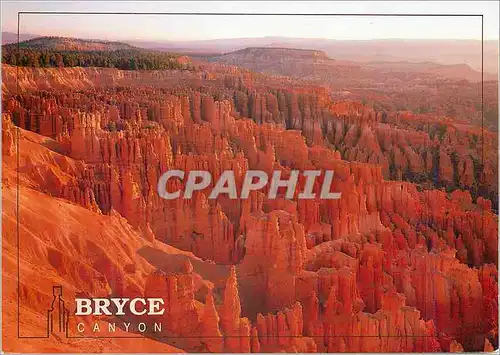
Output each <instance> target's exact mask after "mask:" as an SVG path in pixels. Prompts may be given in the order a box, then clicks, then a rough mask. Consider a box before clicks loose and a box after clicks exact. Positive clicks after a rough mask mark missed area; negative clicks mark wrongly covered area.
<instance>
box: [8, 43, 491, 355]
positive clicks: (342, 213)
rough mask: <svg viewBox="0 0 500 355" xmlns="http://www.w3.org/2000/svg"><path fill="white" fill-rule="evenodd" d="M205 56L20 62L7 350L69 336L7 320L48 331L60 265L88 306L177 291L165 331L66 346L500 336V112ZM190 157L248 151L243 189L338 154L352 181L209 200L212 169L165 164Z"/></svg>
mask: <svg viewBox="0 0 500 355" xmlns="http://www.w3.org/2000/svg"><path fill="white" fill-rule="evenodd" d="M287 53H288V54H287V55H289V57H290V58H288V59H287V61H286V62H284V63H283V65H285V64H287V63H290V66H291V68H299V67H301V66H303V67H306V68H310V66H309V65H308V64H307V63H308V62H307V60H308V59H306V60H305V59H304V58H303V54H304V52H301V51H296V52H293V53H290V52H288V51H287ZM309 54H311V53H307V55H309ZM313 54H314V57H315V59H314V63H316V64H317V63H319V62H328V63H329V59H328V58H327V57H326V56H325V55H324V53H321V52H319V51H316V52H314V53H313ZM308 58H309V57H308ZM270 62H275V61H274V59H272V60H271V61H270ZM193 63H194V66H193V68H192V70H181V69H178V70H160V71H157V70H149V71H142V70H141V71H122V70H119V69H115V68H93V67H92V68H81V67H71V68H31V67H23V68H21V67H20V68H16V67H13V66H8V65H4V66H3V81H2V91H3V94H4V95H3V102H2V105H3V112H4V114H3V117H2V121H3V130H2V156H3V166H2V169H3V170H2V172H3V174H2V180H3V181H2V182H3V185H2V195H3V206H4V207H3V211H2V218H3V228H4V232H3V244H2V246H3V274H4V291H3V306H4V307H3V308H4V309H7V310H8V311H7V312H5V313H4V322H3V324H4V325H3V327H4V334H6V335H4V339H3V340H4V343H9V344H10V347H11V351H22V350H24V351H26V350H27V349H37V350H38V351H40V350H39V349H44V350H46V351H49V350H53V349H56V348H58V347H59V342H57V341H56V340H55V339H54V338H49V339H46V340H36V342H30V341H26V342H16V341H10V340H9V337H8V334H11V335H12V334H15V333H16V331H17V329H16V328H15V327H16V322H17V321H20V329H21V331H22V332H23V334H24V332H26V333H25V334H37V332H38V333H42V334H43V330H44V328H43V325H44V323H43V322H45V318H43V317H44V314H45V313H44V312H46V310H47V308H48V307H49V305H50V302H51V299H52V294H51V292H52V286H53V285H54V284H60V285H63V287H64V290H65V294H64V297H65V299H67V300H68V301H69V304H70V305H71V302H72V300H74V297H75V295H78V294H82V293H85V294H87V295H89V296H92V297H98V296H103V297H107V296H110V295H119V296H126V297H135V296H146V297H162V298H164V299H165V300H166V303H167V307H166V308H167V311H166V312H165V314H163V315H162V316H155V320H158V321H163V322H164V326H165V327H166V329H165V331H166V334H167V335H168V337H166V338H161V337H159V336H158V335H156V334H155V333H149V332H148V333H145V334H142V335H143V336H142V337H141V340H140V341H137V339H136V340H134V339H132V340H130V339H128V340H126V339H111V340H109V339H108V340H105V339H98V340H89V339H86V340H81V339H78V340H73V339H64V349H65V350H67V351H77V352H92V351H102V350H106V351H114V352H123V351H125V350H126V351H127V352H130V351H139V350H142V351H143V350H144V349H147V350H148V351H155V352H175V351H187V352H280V351H285V352H434V351H457V350H466V351H472V350H475V351H482V350H489V349H492V348H498V342H497V339H498V292H497V290H498V286H497V282H498V275H497V265H498V240H497V235H498V215H497V211H496V206H497V202H498V165H497V160H498V159H497V157H498V156H497V154H498V140H497V135H496V133H494V132H491V131H489V130H486V129H482V128H481V127H478V125H477V122H475V121H474V120H473V119H471V120H470V121H467V120H464V119H462V118H457V117H454V116H451V115H450V116H441V115H437V114H435V113H433V112H426V113H422V112H420V113H418V112H410V111H407V110H405V111H403V110H395V109H388V108H381V107H376V106H374V105H371V102H361V101H358V100H354V99H339V98H338V97H335V95H334V94H333V91H335V90H334V89H332V88H331V87H328V86H319V85H317V84H316V83H314V82H313V81H310V80H309V79H307V78H306V79H307V80H304V78H293V75H291V74H289V75H290V77H288V76H283V74H284V73H279V74H280V75H267V74H262V73H254V72H252V71H249V70H248V69H244V68H241V67H236V66H232V65H228V64H219V63H206V62H201V61H198V62H196V61H194V62H193ZM293 63H295V64H293ZM328 63H327V64H325V65H330V64H328ZM335 63H336V62H335ZM232 64H239V63H232ZM316 64H314V65H316ZM294 65H295V67H294ZM322 65H323V64H322ZM335 65H336V64H335ZM341 65H347V66H349V65H350V64H348V63H347V64H346V63H344V64H341ZM252 69H257V68H252ZM290 70H294V69H290ZM304 70H305V69H304ZM377 70H378V69H377ZM402 70H403V69H402ZM404 70H406V69H404ZM408 72H411V71H408ZM331 75H332V77H334V74H331ZM342 75H345V76H346V78H347V77H348V76H349V75H353V76H354V77H355V76H356V75H357V74H356V71H355V70H353V71H352V72H351V74H346V73H345V72H343V74H342ZM408 75H412V74H408ZM304 76H307V75H304ZM467 85H469V84H467ZM470 85H472V84H470ZM403 96H404V94H403ZM472 105H473V104H472ZM172 169H179V170H183V171H185V172H189V171H193V170H208V171H209V172H210V173H211V174H212V176H213V181H216V180H217V179H218V177H219V176H220V175H221V174H222V172H223V171H225V170H232V171H234V172H235V179H236V185H237V188H238V189H241V185H242V182H243V178H244V176H245V173H246V172H247V171H248V170H263V171H265V172H267V173H268V174H270V173H271V172H272V171H274V170H279V171H281V172H282V175H284V176H289V174H290V171H291V170H292V169H297V170H302V171H303V170H333V171H334V172H335V175H334V179H333V182H332V191H339V192H341V193H342V197H341V199H339V200H322V199H319V198H316V199H311V200H301V199H298V197H297V194H298V192H299V189H297V193H296V194H295V195H294V197H293V198H292V199H286V198H285V197H284V196H283V191H281V190H280V193H279V195H280V197H279V198H278V199H274V200H272V199H268V198H267V192H268V190H267V189H268V188H267V187H265V188H263V189H262V190H261V191H253V192H251V194H250V196H249V198H248V199H236V200H233V199H229V198H228V197H226V196H223V195H222V196H220V197H219V198H218V199H217V200H210V199H208V198H207V197H208V194H209V191H210V190H211V189H212V188H213V184H214V183H213V182H212V184H211V185H210V186H209V187H207V188H206V189H205V190H202V191H198V192H196V193H195V195H194V196H193V198H192V199H176V200H164V199H162V198H160V197H159V195H158V193H157V191H156V189H157V184H158V179H159V177H160V176H161V174H163V173H164V172H166V171H167V170H172ZM323 179H324V176H320V178H319V181H318V182H317V183H318V185H319V183H320V182H321V181H322V180H323ZM183 184H184V182H182V181H175V180H171V181H169V183H168V185H167V188H168V189H174V188H182V187H183ZM304 184H305V181H303V180H299V186H300V187H304ZM17 202H18V203H19V204H18V205H17ZM18 221H19V224H18ZM18 231H19V239H17V233H18ZM18 240H19V245H18V244H17V243H18ZM18 246H19V247H20V249H19V250H20V252H19V256H20V265H21V267H20V269H19V275H20V291H21V292H20V298H19V301H20V304H21V308H20V318H19V319H18V318H17V313H16V311H17V310H16V307H15V305H16V302H17V295H16V292H17V291H16V287H17V276H16V275H17V265H16V257H17V247H18ZM32 270H39V271H38V272H37V273H36V274H35V273H33V272H32ZM40 305H43V306H40ZM127 316H130V315H127ZM127 319H131V320H133V321H135V322H137V321H146V318H145V317H141V316H135V317H133V316H130V318H127ZM148 320H151V319H148ZM104 321H105V322H111V321H112V320H110V319H106V320H104ZM136 333H137V332H136ZM128 334H129V335H130V333H128ZM133 335H139V336H140V335H141V334H135V333H134V334H133Z"/></svg>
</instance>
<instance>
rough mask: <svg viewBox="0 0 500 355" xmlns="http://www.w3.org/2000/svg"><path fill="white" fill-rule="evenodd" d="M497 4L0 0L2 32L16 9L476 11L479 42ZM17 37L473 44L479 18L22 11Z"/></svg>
mask: <svg viewBox="0 0 500 355" xmlns="http://www.w3.org/2000/svg"><path fill="white" fill-rule="evenodd" d="M498 10H499V6H498V2H496V1H492V2H479V1H477V2H452V1H444V2H410V1H408V2H395V1H387V2H375V1H364V2H340V1H331V2H308V3H305V2H194V1H192V2H161V3H160V2H146V1H135V2H97V1H87V2H85V1H74V2H66V1H45V2H44V1H39V2H26V1H2V30H3V31H11V32H17V12H18V11H76V12H82V11H94V12H218V13H221V12H240V13H248V12H253V13H259V12H260V13H263V12H267V13H284V12H288V13H325V12H328V13H434V14H436V13H438V14H443V13H448V14H450V13H454V14H484V35H485V39H498V31H499V30H498V23H499V20H498V18H499V15H498ZM20 28H21V33H33V34H40V35H59V36H76V37H83V38H101V39H108V40H113V39H117V40H120V39H140V40H200V39H217V38H242V37H265V36H284V37H303V38H330V39H380V38H408V39H418V38H422V39H434V38H446V39H481V18H480V17H432V16H429V17H427V16H426V17H406V16H405V17H380V16H378V17H377V16H374V17H352V16H342V17H331V16H285V15H279V16H207V15H184V16H180V15H116V14H104V15H88V14H78V15H68V14H58V15H54V14H23V15H21V26H20Z"/></svg>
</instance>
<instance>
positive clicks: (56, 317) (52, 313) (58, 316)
mask: <svg viewBox="0 0 500 355" xmlns="http://www.w3.org/2000/svg"><path fill="white" fill-rule="evenodd" d="M52 294H53V296H54V297H53V299H52V304H51V306H50V308H49V309H48V311H47V323H48V327H47V333H48V336H49V337H50V336H51V335H52V334H65V335H66V336H67V335H68V322H69V311H68V310H67V309H66V307H65V306H64V300H63V298H62V295H63V289H62V286H53V287H52Z"/></svg>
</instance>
